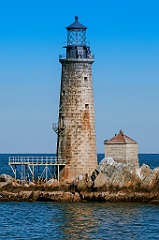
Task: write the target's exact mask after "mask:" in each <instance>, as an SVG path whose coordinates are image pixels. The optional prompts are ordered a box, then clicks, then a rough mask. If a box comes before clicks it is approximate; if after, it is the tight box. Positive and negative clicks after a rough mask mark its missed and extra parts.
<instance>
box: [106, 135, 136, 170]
mask: <svg viewBox="0 0 159 240" xmlns="http://www.w3.org/2000/svg"><path fill="white" fill-rule="evenodd" d="M104 145H105V157H112V158H113V159H114V160H115V161H117V162H121V163H131V164H133V165H134V166H136V167H138V166H139V162H138V144H137V142H136V141H134V140H133V139H131V138H130V137H128V136H126V135H125V134H124V133H123V131H122V130H120V132H119V134H115V136H114V137H113V138H111V139H110V140H105V141H104Z"/></svg>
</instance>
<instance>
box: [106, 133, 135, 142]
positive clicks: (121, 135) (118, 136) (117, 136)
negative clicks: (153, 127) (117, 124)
mask: <svg viewBox="0 0 159 240" xmlns="http://www.w3.org/2000/svg"><path fill="white" fill-rule="evenodd" d="M117 143H120V144H121V143H123V144H126V143H131V144H137V142H136V141H135V140H133V139H132V138H130V137H128V136H126V135H125V134H124V133H123V131H122V130H120V131H119V134H115V136H114V137H113V138H111V139H110V140H105V141H104V144H117Z"/></svg>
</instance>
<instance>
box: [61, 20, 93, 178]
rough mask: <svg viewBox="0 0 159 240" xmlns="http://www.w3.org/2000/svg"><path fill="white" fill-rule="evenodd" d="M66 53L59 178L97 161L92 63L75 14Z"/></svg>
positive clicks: (88, 170)
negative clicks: (62, 160) (61, 165)
mask: <svg viewBox="0 0 159 240" xmlns="http://www.w3.org/2000/svg"><path fill="white" fill-rule="evenodd" d="M66 29H67V43H66V45H65V46H64V48H65V49H66V56H65V57H62V56H60V58H59V61H60V63H61V64H62V73H61V90H60V104H59V120H58V130H57V132H58V140H57V157H58V159H59V160H60V159H61V158H62V159H64V160H65V163H66V165H65V166H64V167H63V168H61V169H60V180H62V179H65V180H73V179H74V178H75V177H76V176H78V175H81V174H90V173H92V172H93V170H94V169H95V167H96V165H97V153H96V133H95V119H94V98H93V88H92V63H93V62H94V57H93V55H92V53H91V50H90V46H89V45H88V44H87V42H86V29H87V27H85V26H84V25H82V24H81V23H80V22H79V21H78V17H77V16H76V17H75V21H74V23H72V24H71V25H69V26H68V27H66Z"/></svg>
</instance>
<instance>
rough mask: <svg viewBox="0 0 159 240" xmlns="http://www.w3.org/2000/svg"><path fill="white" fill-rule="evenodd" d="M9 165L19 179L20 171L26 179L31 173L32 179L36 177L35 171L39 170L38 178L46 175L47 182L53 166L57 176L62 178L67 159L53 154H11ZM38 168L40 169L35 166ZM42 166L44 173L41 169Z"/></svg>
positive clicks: (22, 177)
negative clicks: (61, 170) (62, 170)
mask: <svg viewBox="0 0 159 240" xmlns="http://www.w3.org/2000/svg"><path fill="white" fill-rule="evenodd" d="M8 165H9V166H10V167H11V169H12V171H13V173H14V178H15V179H17V174H18V173H19V174H20V176H21V179H23V180H26V178H28V177H27V176H30V175H31V179H32V181H34V179H35V172H36V173H37V172H38V178H39V179H40V178H41V177H42V176H43V177H44V175H45V181H46V182H47V181H48V179H49V174H50V177H51V178H52V177H53V176H52V174H51V169H50V168H51V167H52V168H54V173H56V178H57V180H58V181H59V180H60V169H61V168H62V167H64V166H65V159H62V158H57V157H52V156H11V157H9V162H8ZM36 167H37V168H38V171H36V170H35V168H36ZM41 168H42V173H40V172H39V169H41Z"/></svg>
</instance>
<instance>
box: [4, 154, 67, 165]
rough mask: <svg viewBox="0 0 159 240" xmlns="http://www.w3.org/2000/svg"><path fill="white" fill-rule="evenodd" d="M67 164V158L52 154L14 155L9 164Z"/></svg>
mask: <svg viewBox="0 0 159 240" xmlns="http://www.w3.org/2000/svg"><path fill="white" fill-rule="evenodd" d="M13 164H14V165H15V164H17V165H18V164H20V165H21V164H26V165H46V164H47V165H65V160H64V159H60V158H57V157H50V156H48V157H47V156H12V157H9V163H8V165H13Z"/></svg>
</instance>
